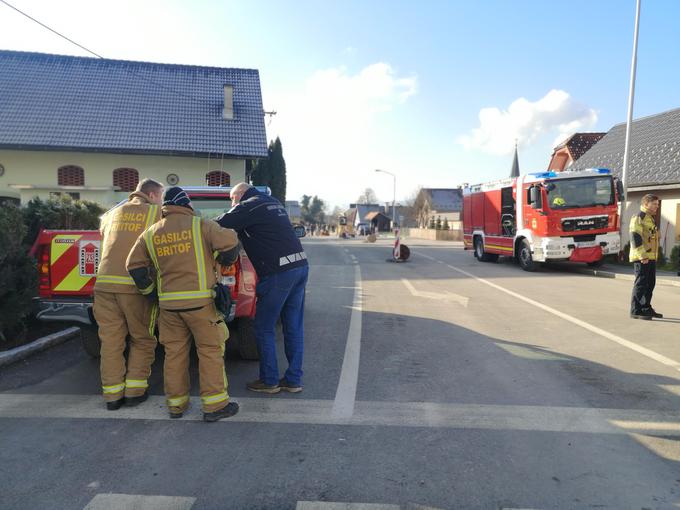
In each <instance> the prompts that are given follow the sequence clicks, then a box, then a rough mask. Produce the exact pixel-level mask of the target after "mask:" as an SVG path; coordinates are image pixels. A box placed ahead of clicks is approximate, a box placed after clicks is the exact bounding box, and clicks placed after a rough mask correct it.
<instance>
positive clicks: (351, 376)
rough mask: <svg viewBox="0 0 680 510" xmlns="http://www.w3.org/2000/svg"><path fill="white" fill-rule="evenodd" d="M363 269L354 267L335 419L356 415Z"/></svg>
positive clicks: (334, 403)
mask: <svg viewBox="0 0 680 510" xmlns="http://www.w3.org/2000/svg"><path fill="white" fill-rule="evenodd" d="M361 285H362V284H361V268H360V267H359V265H355V266H354V287H355V289H354V299H353V302H352V314H351V316H350V319H349V331H347V343H346V344H345V357H344V359H343V361H342V371H341V372H340V381H339V382H338V389H337V390H336V392H335V401H334V402H333V409H332V414H333V417H334V418H350V417H351V416H352V414H353V413H354V401H355V399H356V395H357V380H358V379H359V355H360V353H361V313H362V300H361V291H362V288H361Z"/></svg>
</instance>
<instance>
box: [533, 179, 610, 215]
mask: <svg viewBox="0 0 680 510" xmlns="http://www.w3.org/2000/svg"><path fill="white" fill-rule="evenodd" d="M545 188H546V190H547V191H548V205H549V207H550V208H551V209H572V208H575V207H593V206H598V205H612V204H614V203H615V201H614V198H615V197H614V186H613V183H612V178H611V177H610V176H606V177H604V176H603V177H580V178H576V179H555V180H554V181H547V182H546V186H545Z"/></svg>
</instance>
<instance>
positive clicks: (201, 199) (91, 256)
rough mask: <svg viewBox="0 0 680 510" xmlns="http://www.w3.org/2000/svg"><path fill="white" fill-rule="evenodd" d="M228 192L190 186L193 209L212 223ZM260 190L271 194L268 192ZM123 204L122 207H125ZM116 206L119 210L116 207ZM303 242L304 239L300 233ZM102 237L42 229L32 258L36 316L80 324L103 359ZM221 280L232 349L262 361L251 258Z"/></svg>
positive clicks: (89, 346)
mask: <svg viewBox="0 0 680 510" xmlns="http://www.w3.org/2000/svg"><path fill="white" fill-rule="evenodd" d="M230 189H231V188H229V187H208V186H205V187H204V186H186V187H184V191H186V192H187V194H188V195H189V197H190V198H191V202H192V205H193V207H194V209H195V210H196V211H197V212H198V213H199V214H200V215H201V216H202V217H204V218H207V219H212V218H215V217H216V216H219V215H220V214H222V213H223V212H226V211H228V210H229V208H230V207H231V202H230V196H229V191H230ZM258 189H259V190H261V191H264V192H266V193H271V191H270V190H269V188H268V187H258ZM123 203H125V202H121V203H120V204H118V205H117V206H119V205H121V204H123ZM117 206H116V207H117ZM296 233H297V235H298V237H302V236H303V235H304V229H303V232H302V233H301V234H300V233H298V232H297V231H296ZM100 248H101V235H100V233H99V231H98V230H41V231H40V234H39V235H38V238H37V239H36V241H35V243H34V245H33V247H32V249H31V253H32V254H33V255H34V256H35V257H36V259H37V261H38V264H37V265H38V273H39V296H38V297H37V298H36V299H35V308H36V317H37V318H38V319H39V320H42V321H49V322H64V323H65V324H74V325H78V326H79V327H80V328H81V338H82V343H83V347H84V349H85V351H86V352H87V353H88V354H89V355H90V356H92V357H98V356H99V348H100V343H99V335H98V333H97V323H96V321H95V319H94V315H93V313H92V299H93V294H94V282H95V279H96V276H97V268H98V266H99V250H100ZM216 271H217V275H216V276H217V277H218V279H219V281H221V282H222V283H223V284H225V285H226V286H227V287H228V288H229V290H230V291H231V297H232V305H231V309H230V311H229V313H228V314H227V315H226V316H225V317H224V319H225V322H226V323H227V326H228V327H229V337H230V340H229V342H228V345H232V346H235V347H237V348H238V352H239V354H240V355H241V357H242V358H243V359H258V358H259V353H258V351H257V345H256V341H255V329H254V322H253V321H254V318H255V305H256V296H255V286H256V284H257V275H256V274H255V269H254V268H253V265H252V263H251V262H250V259H249V258H248V255H247V254H246V252H245V251H244V250H241V253H240V256H239V259H238V260H237V261H236V263H235V264H234V265H232V266H229V267H219V266H218V267H217V268H216Z"/></svg>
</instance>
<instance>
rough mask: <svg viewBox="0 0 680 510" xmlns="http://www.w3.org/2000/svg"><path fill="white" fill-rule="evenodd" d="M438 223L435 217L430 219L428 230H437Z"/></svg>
mask: <svg viewBox="0 0 680 510" xmlns="http://www.w3.org/2000/svg"><path fill="white" fill-rule="evenodd" d="M435 226H436V223H435V221H434V216H432V217H431V218H430V223H429V224H428V225H427V228H435Z"/></svg>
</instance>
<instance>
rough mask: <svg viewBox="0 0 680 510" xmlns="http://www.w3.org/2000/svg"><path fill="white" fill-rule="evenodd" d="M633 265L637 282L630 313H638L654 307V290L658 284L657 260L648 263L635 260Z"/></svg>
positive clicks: (634, 286) (634, 287)
mask: <svg viewBox="0 0 680 510" xmlns="http://www.w3.org/2000/svg"><path fill="white" fill-rule="evenodd" d="M633 267H634V268H635V283H634V284H633V298H632V300H631V302H630V313H633V314H638V313H640V312H646V311H648V310H649V309H650V308H652V292H654V286H655V285H656V261H655V260H650V261H649V262H647V263H646V264H643V263H642V262H634V263H633Z"/></svg>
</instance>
